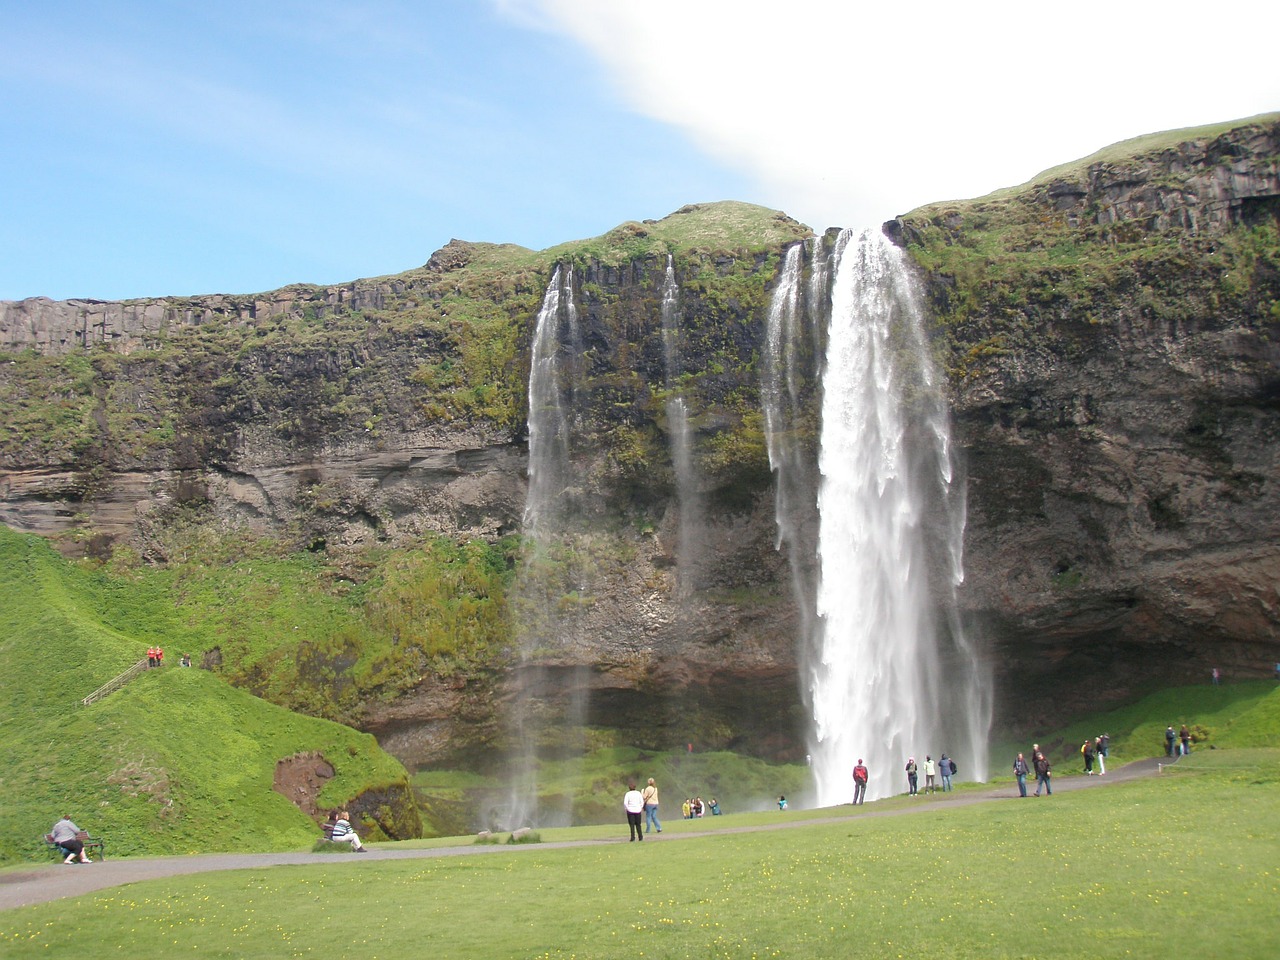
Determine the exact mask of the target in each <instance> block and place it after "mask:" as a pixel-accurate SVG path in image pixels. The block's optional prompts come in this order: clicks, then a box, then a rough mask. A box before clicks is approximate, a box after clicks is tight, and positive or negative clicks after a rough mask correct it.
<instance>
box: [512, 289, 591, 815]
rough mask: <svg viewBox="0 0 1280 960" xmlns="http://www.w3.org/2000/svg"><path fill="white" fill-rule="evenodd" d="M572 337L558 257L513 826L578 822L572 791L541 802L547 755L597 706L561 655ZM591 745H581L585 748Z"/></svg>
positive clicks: (538, 444)
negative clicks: (542, 756) (542, 763)
mask: <svg viewBox="0 0 1280 960" xmlns="http://www.w3.org/2000/svg"><path fill="white" fill-rule="evenodd" d="M562 330H563V335H562ZM565 341H567V342H568V344H569V347H570V351H571V353H572V357H573V358H576V357H577V356H578V354H580V352H581V350H580V334H579V331H578V322H577V308H576V306H575V304H574V300H573V273H572V270H571V269H565V270H563V271H562V270H561V268H559V267H557V268H556V271H555V274H554V275H553V276H552V278H551V282H550V284H548V286H547V291H546V294H545V295H544V296H543V300H542V308H541V309H540V310H539V311H538V317H537V321H536V323H535V325H534V331H533V340H532V343H531V351H530V352H531V354H532V357H531V365H530V371H529V421H528V423H529V486H528V491H527V493H526V495H525V509H524V521H523V529H522V532H523V535H524V546H523V552H522V555H521V558H520V566H519V569H518V571H517V573H516V581H515V584H514V585H513V588H512V592H511V596H512V607H513V613H514V621H515V631H516V637H517V640H518V643H519V648H520V664H519V666H518V668H517V671H516V682H517V684H518V689H517V690H516V692H515V699H514V702H513V704H512V710H511V714H510V728H509V731H508V733H509V737H510V742H511V752H510V758H509V765H508V771H507V773H508V776H507V781H508V788H509V791H508V797H507V799H506V803H505V806H504V808H503V809H501V810H497V811H494V814H493V818H492V819H493V821H494V825H495V826H497V827H501V828H503V829H514V828H516V827H521V826H565V825H567V824H568V823H570V822H571V819H572V816H571V809H570V807H569V804H568V802H567V801H566V802H564V803H561V804H559V805H557V806H556V808H555V809H549V808H547V807H546V806H545V805H541V804H540V803H539V800H538V779H537V770H538V757H539V752H540V750H542V751H549V752H557V753H568V754H574V752H575V744H574V739H575V737H577V738H578V739H580V738H581V737H580V735H581V731H582V725H583V722H584V717H585V715H586V709H587V705H586V699H585V698H586V693H585V690H586V683H585V678H583V677H582V676H581V675H580V674H581V668H580V667H577V666H571V665H567V664H569V663H572V662H573V661H572V658H563V657H559V656H557V650H558V648H560V647H562V646H563V644H564V641H565V636H566V634H568V633H569V632H570V631H571V625H570V624H569V623H568V620H567V617H568V616H569V615H566V614H565V613H564V612H563V611H562V608H561V604H560V602H559V601H560V600H561V599H562V598H563V597H564V596H566V595H568V594H570V593H578V594H581V593H582V592H583V590H584V586H583V575H582V572H581V571H580V570H578V569H577V564H576V563H575V562H573V561H572V560H571V559H568V560H567V559H566V557H569V558H571V557H573V556H574V551H573V550H572V548H571V545H570V544H569V541H570V539H571V534H570V532H569V530H568V526H567V518H568V516H569V515H570V514H571V513H572V510H571V506H570V504H569V503H568V502H567V500H568V499H569V495H570V490H569V480H570V477H571V461H570V455H571V452H572V451H571V444H570V426H571V417H570V411H569V410H566V408H565V402H564V397H565V394H566V389H568V393H569V395H570V396H571V397H572V395H573V393H574V389H573V388H574V376H573V370H572V365H571V364H567V363H566V362H565V361H566V358H565V356H564V355H563V354H564V351H563V349H562V345H563V343H564V342H565ZM578 746H581V744H578ZM581 752H582V751H581V750H580V749H578V750H577V751H576V754H577V755H579V756H580V755H581Z"/></svg>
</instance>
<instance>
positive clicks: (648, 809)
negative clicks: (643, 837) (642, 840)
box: [640, 777, 662, 833]
mask: <svg viewBox="0 0 1280 960" xmlns="http://www.w3.org/2000/svg"><path fill="white" fill-rule="evenodd" d="M640 795H641V796H642V797H643V798H644V832H645V833H648V832H649V830H650V829H651V828H652V829H654V830H657V831H658V832H659V833H661V832H662V824H661V823H659V822H658V785H657V784H656V783H654V782H653V777H650V778H649V782H648V783H647V784H645V787H644V791H643V792H642V793H641V794H640Z"/></svg>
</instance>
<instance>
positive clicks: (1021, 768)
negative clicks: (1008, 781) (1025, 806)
mask: <svg viewBox="0 0 1280 960" xmlns="http://www.w3.org/2000/svg"><path fill="white" fill-rule="evenodd" d="M1030 772H1031V771H1030V769H1029V768H1028V767H1027V760H1026V758H1025V757H1023V755H1022V754H1018V756H1017V759H1015V760H1014V761H1013V775H1014V777H1016V778H1017V780H1018V796H1020V797H1025V796H1026V795H1027V774H1028V773H1030Z"/></svg>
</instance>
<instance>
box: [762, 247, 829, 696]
mask: <svg viewBox="0 0 1280 960" xmlns="http://www.w3.org/2000/svg"><path fill="white" fill-rule="evenodd" d="M803 252H804V251H803V245H802V244H795V245H794V246H792V247H790V248H789V249H788V250H787V252H786V256H785V258H784V259H783V263H782V273H781V275H780V276H779V279H778V285H777V287H776V288H775V289H774V292H773V299H772V301H771V303H770V306H769V314H768V317H767V319H766V322H765V349H764V352H763V354H762V355H761V358H760V359H761V385H760V394H761V399H762V405H763V408H764V432H765V447H766V451H767V452H768V454H769V468H770V469H771V470H772V471H773V475H774V517H775V519H776V523H777V537H776V539H775V541H774V546H775V547H776V548H777V549H779V550H781V551H783V552H784V553H785V554H786V555H787V559H788V561H789V567H790V569H791V590H792V594H793V596H794V597H795V600H796V605H797V607H798V610H799V617H800V622H799V625H798V632H799V635H800V636H801V637H809V636H810V635H811V634H812V633H813V630H814V629H815V625H816V617H817V611H816V610H815V609H814V604H815V601H816V599H817V589H818V587H817V566H816V563H815V560H816V552H815V550H814V548H813V545H814V544H815V543H816V541H817V532H818V515H817V476H816V469H815V466H816V447H817V430H816V422H815V421H813V420H812V417H811V416H810V417H809V418H808V421H809V422H806V410H807V409H808V405H811V404H812V402H813V390H814V389H815V388H816V385H817V378H816V374H817V370H816V369H815V365H814V360H815V358H816V357H817V356H818V355H819V352H818V343H819V341H818V340H815V339H813V338H812V337H810V338H806V337H805V336H804V327H805V326H806V325H807V326H808V327H809V329H810V330H811V331H818V330H819V327H820V320H821V318H820V316H819V315H818V313H817V312H815V311H814V310H807V309H805V303H804V302H803V301H804V297H803V289H804V288H803V286H802V284H801V279H802V274H803V266H804V264H803V258H802V254H803ZM814 273H815V274H817V273H818V271H817V270H815V271H814ZM811 288H812V283H811ZM813 301H814V298H813V297H812V296H810V298H809V303H812V302H813ZM819 336H820V334H819ZM806 347H809V349H808V350H806ZM807 404H808V405H807ZM802 649H803V648H802ZM802 659H803V657H802ZM806 706H808V707H809V708H810V709H811V710H812V703H808V702H807V703H806Z"/></svg>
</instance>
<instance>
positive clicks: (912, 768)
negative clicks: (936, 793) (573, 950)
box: [906, 757, 919, 797]
mask: <svg viewBox="0 0 1280 960" xmlns="http://www.w3.org/2000/svg"><path fill="white" fill-rule="evenodd" d="M906 770H907V796H909V797H914V796H917V795H918V794H919V790H918V789H917V787H916V783H917V777H916V758H915V757H907V766H906Z"/></svg>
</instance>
